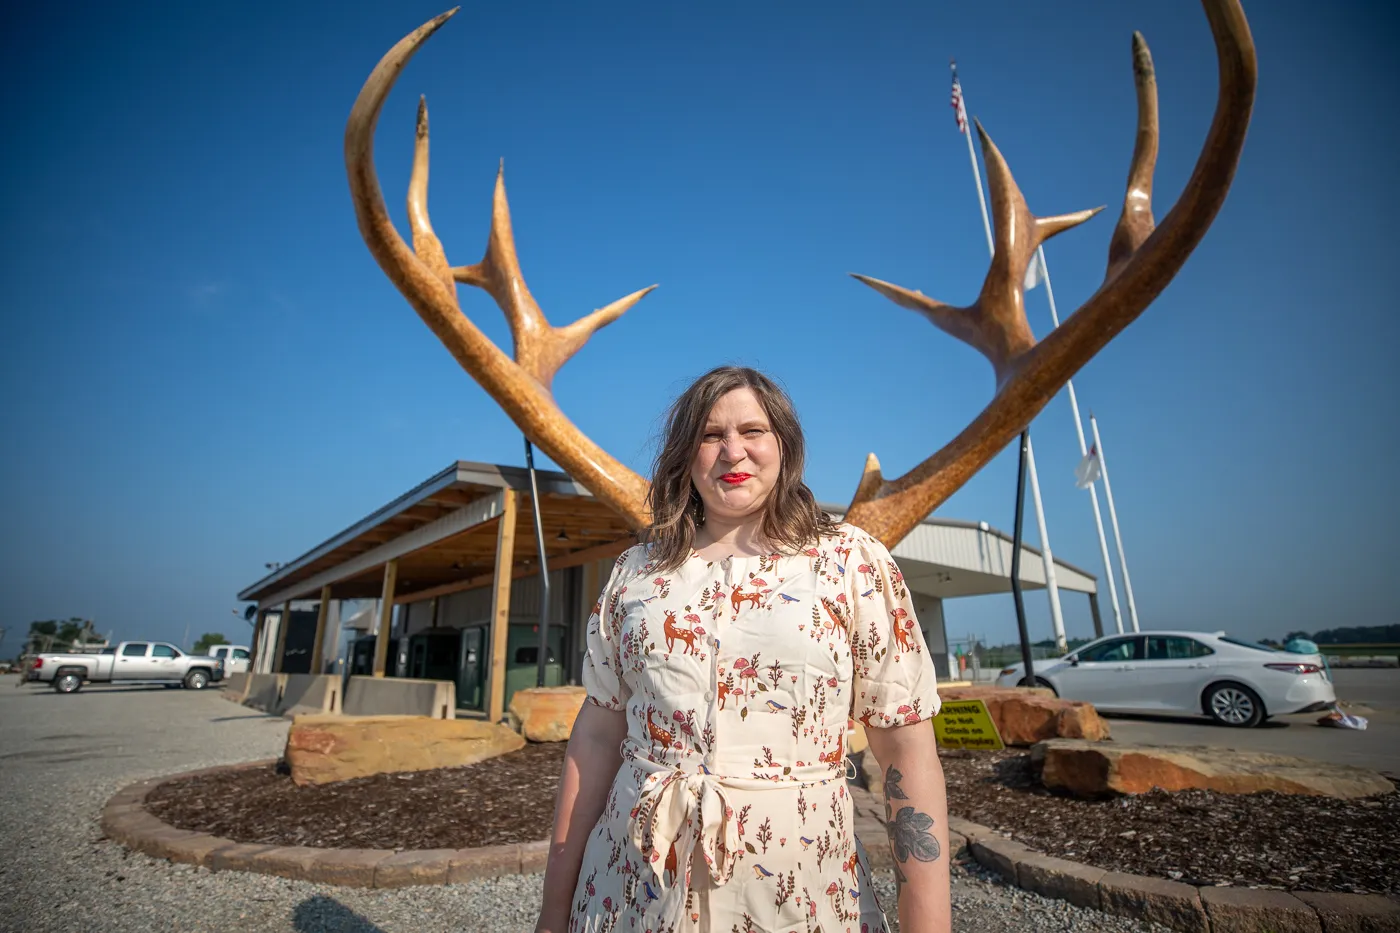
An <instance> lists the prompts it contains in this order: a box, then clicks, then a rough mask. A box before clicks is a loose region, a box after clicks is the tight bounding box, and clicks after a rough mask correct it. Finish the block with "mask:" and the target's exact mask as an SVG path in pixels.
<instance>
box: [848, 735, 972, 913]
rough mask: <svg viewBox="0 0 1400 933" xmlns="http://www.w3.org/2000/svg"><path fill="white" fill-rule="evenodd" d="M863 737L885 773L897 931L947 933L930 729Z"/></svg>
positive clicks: (944, 823) (944, 799)
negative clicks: (868, 742)
mask: <svg viewBox="0 0 1400 933" xmlns="http://www.w3.org/2000/svg"><path fill="white" fill-rule="evenodd" d="M865 734H866V736H867V738H868V739H869V741H870V750H871V751H872V752H874V753H875V759H876V760H877V761H878V762H880V765H881V767H882V768H883V769H884V773H885V786H884V792H885V821H886V822H885V827H886V831H887V832H888V833H889V837H890V848H891V849H893V850H894V861H895V865H894V874H895V878H896V880H898V882H899V928H900V929H901V930H903V931H904V933H950V931H951V930H952V923H953V919H952V904H951V891H950V882H949V879H948V792H947V787H946V785H945V784H944V782H943V763H942V762H941V761H939V760H938V743H937V741H936V740H935V739H934V735H933V727H932V725H931V724H930V723H929V722H927V721H924V722H920V723H916V724H914V725H909V726H894V727H892V728H888V729H866V730H865Z"/></svg>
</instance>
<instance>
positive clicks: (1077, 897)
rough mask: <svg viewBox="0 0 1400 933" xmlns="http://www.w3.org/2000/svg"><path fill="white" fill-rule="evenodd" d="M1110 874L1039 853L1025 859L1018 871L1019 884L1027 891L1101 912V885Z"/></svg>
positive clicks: (1022, 860) (1020, 863)
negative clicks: (1104, 877) (1105, 876)
mask: <svg viewBox="0 0 1400 933" xmlns="http://www.w3.org/2000/svg"><path fill="white" fill-rule="evenodd" d="M1106 874H1108V872H1107V871H1105V870H1104V869H1102V868H1095V867H1093V866H1092V865H1081V864H1079V863H1078V862H1071V861H1067V860H1066V859H1062V858H1054V857H1053V856H1049V855H1040V854H1039V853H1031V854H1030V855H1028V856H1026V857H1023V858H1022V859H1021V861H1020V862H1019V864H1018V865H1017V869H1016V879H1017V884H1019V885H1020V886H1021V887H1023V888H1025V889H1026V890H1028V891H1034V892H1035V893H1037V894H1043V895H1045V896H1046V897H1054V898H1059V899H1060V900H1062V901H1069V902H1070V903H1071V904H1074V905H1075V906H1076V907H1092V908H1094V909H1095V910H1098V909H1099V900H1100V898H1099V882H1100V881H1102V880H1103V876H1104V875H1106Z"/></svg>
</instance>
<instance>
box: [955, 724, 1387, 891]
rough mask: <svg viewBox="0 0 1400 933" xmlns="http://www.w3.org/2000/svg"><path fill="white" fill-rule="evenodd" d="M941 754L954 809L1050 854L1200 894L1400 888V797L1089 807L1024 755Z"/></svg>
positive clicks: (1255, 798) (1127, 800)
mask: <svg viewBox="0 0 1400 933" xmlns="http://www.w3.org/2000/svg"><path fill="white" fill-rule="evenodd" d="M942 758H943V767H944V770H945V771H946V773H947V775H948V808H949V810H951V811H952V812H953V813H956V814H957V815H958V816H960V817H962V818H964V819H967V820H971V821H972V822H974V823H980V824H982V825H983V826H988V827H991V828H993V829H997V830H1001V831H1002V832H1008V833H1010V834H1011V835H1012V838H1014V839H1015V840H1016V841H1018V842H1020V843H1022V844H1024V845H1026V846H1027V847H1029V848H1032V849H1035V850H1037V851H1040V852H1044V853H1046V854H1047V855H1055V856H1059V857H1061V858H1066V859H1071V860H1073V861H1076V862H1083V863H1086V864H1089V865H1094V866H1096V867H1099V868H1106V869H1111V870H1113V871H1126V872H1131V873H1133V874H1138V875H1151V876H1154V877H1158V878H1166V879H1169V880H1173V881H1181V882H1185V883H1186V884H1194V885H1201V886H1205V885H1219V884H1226V885H1234V886H1236V887H1259V888H1277V889H1281V890H1287V891H1294V890H1296V891H1343V892H1352V893H1356V894H1368V893H1371V894H1374V893H1396V892H1400V793H1391V794H1385V795H1383V796H1380V797H1372V798H1369V799H1363V800H1334V799H1332V798H1328V797H1304V796H1295V795H1291V794H1276V793H1273V792H1266V793H1260V794H1249V795H1240V794H1219V793H1215V792H1213V791H1199V790H1192V791H1179V792H1177V793H1167V792H1165V791H1153V792H1151V793H1147V794H1140V795H1136V796H1128V797H1120V798H1117V799H1112V800H1104V801H1085V800H1077V799H1075V798H1073V797H1069V796H1065V795H1062V794H1058V793H1052V792H1051V791H1048V790H1046V789H1045V788H1044V787H1041V786H1040V784H1039V783H1038V782H1037V781H1036V779H1035V775H1034V773H1033V772H1032V770H1031V762H1030V756H1029V755H1027V754H1025V753H1024V752H1020V751H1010V750H1008V751H1006V752H962V751H944V752H942Z"/></svg>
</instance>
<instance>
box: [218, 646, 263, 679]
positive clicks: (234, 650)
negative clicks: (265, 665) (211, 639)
mask: <svg viewBox="0 0 1400 933" xmlns="http://www.w3.org/2000/svg"><path fill="white" fill-rule="evenodd" d="M209 657H211V658H213V659H214V660H216V661H223V662H224V673H225V674H242V673H244V672H245V671H247V670H248V668H249V666H250V665H251V664H252V661H253V653H252V652H251V651H249V650H248V646H247V645H214V646H213V647H212V648H210V649H209Z"/></svg>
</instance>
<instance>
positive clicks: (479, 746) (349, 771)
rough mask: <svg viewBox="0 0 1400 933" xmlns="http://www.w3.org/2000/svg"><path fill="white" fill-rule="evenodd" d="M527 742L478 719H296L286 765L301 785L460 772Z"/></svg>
mask: <svg viewBox="0 0 1400 933" xmlns="http://www.w3.org/2000/svg"><path fill="white" fill-rule="evenodd" d="M524 744H525V740H524V739H523V738H521V736H519V735H518V734H516V733H515V732H513V731H512V730H510V729H508V728H506V727H505V726H500V725H496V724H494V723H489V722H485V721H482V720H477V719H430V718H428V717H426V716H334V715H317V716H298V717H296V719H295V720H293V722H292V727H291V729H290V730H289V731H288V733H287V749H286V760H287V764H288V765H289V766H290V767H291V771H292V781H293V782H294V783H296V784H297V785H298V786H306V785H308V784H328V783H332V782H334V781H344V780H349V779H350V778H357V777H366V776H368V775H371V774H384V773H388V772H403V771H427V770H431V769H434V768H456V767H461V766H462V765H469V764H472V763H474V762H477V761H481V760H483V759H486V758H494V757H496V756H497V755H503V754H505V753H506V752H513V751H515V750H517V749H519V748H521V747H522V746H524Z"/></svg>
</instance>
